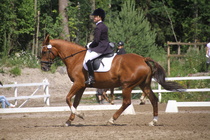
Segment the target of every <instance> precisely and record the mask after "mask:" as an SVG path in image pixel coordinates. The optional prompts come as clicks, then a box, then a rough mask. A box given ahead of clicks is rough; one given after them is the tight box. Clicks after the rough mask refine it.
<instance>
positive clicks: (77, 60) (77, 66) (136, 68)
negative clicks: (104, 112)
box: [40, 35, 184, 126]
mask: <svg viewBox="0 0 210 140" xmlns="http://www.w3.org/2000/svg"><path fill="white" fill-rule="evenodd" d="M86 51H87V49H86V48H85V47H83V46H81V45H78V44H76V43H73V42H68V41H65V40H61V39H50V38H49V35H48V36H46V38H45V40H44V41H43V43H42V52H41V59H40V63H41V69H42V70H43V71H49V70H50V66H51V65H52V63H53V60H54V59H55V58H56V57H60V59H61V60H62V61H63V63H64V64H65V65H66V68H67V73H68V76H69V78H70V80H71V81H72V82H73V85H72V87H71V88H70V91H69V92H68V94H67V96H66V103H67V104H68V106H69V108H70V110H71V113H70V116H69V119H68V120H67V121H66V124H65V125H66V126H71V124H72V122H73V120H74V119H75V116H77V117H79V118H81V119H84V114H83V113H81V112H79V111H77V107H78V105H79V103H80V100H81V97H82V95H83V92H84V90H85V89H86V87H93V88H101V89H105V88H113V89H114V88H115V87H122V97H123V101H122V105H121V107H120V108H119V109H118V110H117V111H116V112H115V113H114V115H113V116H112V117H111V118H110V119H109V120H108V121H107V124H110V125H112V124H114V123H115V121H116V120H117V119H118V117H119V116H120V115H121V113H122V112H123V111H124V110H125V109H126V108H127V107H128V106H129V105H130V104H131V91H132V89H133V88H134V87H136V86H139V87H140V88H141V90H142V91H143V92H144V94H146V96H147V97H148V98H149V100H150V102H151V104H152V107H153V120H152V121H151V122H150V123H149V125H151V126H155V125H156V124H157V121H158V98H157V97H156V96H155V94H154V93H153V91H152V89H151V80H152V77H153V78H154V79H155V80H156V81H157V82H158V83H159V84H160V85H161V86H162V87H163V88H164V89H166V90H172V91H179V92H181V91H182V90H184V88H183V87H182V86H181V85H179V84H178V83H176V82H173V81H165V77H166V73H165V70H164V69H163V67H162V66H161V65H160V64H158V63H157V62H155V61H154V60H152V59H151V58H149V57H143V56H140V55H137V54H134V53H127V54H124V55H116V56H115V58H114V59H113V62H112V66H111V69H110V70H109V71H107V72H95V73H94V76H95V83H94V84H92V85H90V86H89V85H87V84H85V81H86V80H87V78H88V77H87V76H88V74H87V71H86V70H85V69H84V67H83V60H84V57H85V54H86ZM73 96H75V98H74V101H73V102H72V97H73Z"/></svg>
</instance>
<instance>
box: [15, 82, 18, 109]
mask: <svg viewBox="0 0 210 140" xmlns="http://www.w3.org/2000/svg"><path fill="white" fill-rule="evenodd" d="M14 84H17V82H14ZM17 90H18V89H17V87H15V88H14V97H17V96H18V93H17ZM17 104H18V102H17V99H15V105H16V106H17Z"/></svg>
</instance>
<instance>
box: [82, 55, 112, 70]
mask: <svg viewBox="0 0 210 140" xmlns="http://www.w3.org/2000/svg"><path fill="white" fill-rule="evenodd" d="M115 56H116V53H114V55H113V56H112V57H108V58H107V57H105V58H103V59H102V63H103V64H102V63H101V64H100V66H99V68H98V69H97V70H94V72H107V71H109V70H110V69H111V66H112V61H113V59H114V57H115ZM83 67H84V68H85V70H88V69H87V66H86V64H85V59H84V61H83Z"/></svg>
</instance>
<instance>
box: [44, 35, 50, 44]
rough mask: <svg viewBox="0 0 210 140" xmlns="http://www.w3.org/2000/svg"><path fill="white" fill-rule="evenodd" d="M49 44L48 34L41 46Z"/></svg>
mask: <svg viewBox="0 0 210 140" xmlns="http://www.w3.org/2000/svg"><path fill="white" fill-rule="evenodd" d="M49 43H50V35H49V34H48V35H47V36H46V38H45V40H44V43H43V45H49Z"/></svg>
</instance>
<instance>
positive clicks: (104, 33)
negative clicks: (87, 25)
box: [90, 22, 113, 54]
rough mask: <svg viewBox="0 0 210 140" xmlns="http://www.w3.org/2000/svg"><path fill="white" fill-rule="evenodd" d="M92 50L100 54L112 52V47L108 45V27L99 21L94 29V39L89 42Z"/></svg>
mask: <svg viewBox="0 0 210 140" xmlns="http://www.w3.org/2000/svg"><path fill="white" fill-rule="evenodd" d="M90 48H91V50H92V51H95V52H97V53H102V54H108V53H112V52H113V49H112V48H111V47H110V46H109V39H108V27H107V26H106V25H105V24H104V23H103V22H100V23H98V24H97V25H96V28H95V30H94V40H93V42H92V43H91V44H90Z"/></svg>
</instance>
